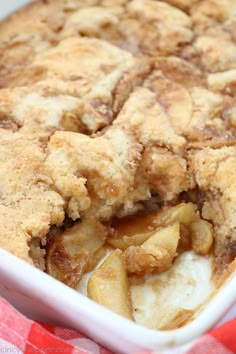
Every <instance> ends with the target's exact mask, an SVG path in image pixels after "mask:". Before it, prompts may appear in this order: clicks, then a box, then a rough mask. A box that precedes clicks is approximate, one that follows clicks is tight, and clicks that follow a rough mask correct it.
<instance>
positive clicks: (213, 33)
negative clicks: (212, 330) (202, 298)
mask: <svg viewBox="0 0 236 354" xmlns="http://www.w3.org/2000/svg"><path fill="white" fill-rule="evenodd" d="M235 33H236V1H234V0H202V1H200V0H191V1H186V0H166V1H165V0H163V1H156V0H129V1H128V0H84V1H82V0H37V1H33V2H32V3H31V4H30V5H28V6H27V7H25V8H23V9H21V10H19V11H18V12H17V13H15V14H13V15H12V16H11V17H9V18H8V19H6V20H5V21H3V22H2V23H1V24H0V137H1V139H0V180H1V183H0V210H1V213H0V215H1V216H0V229H1V234H0V246H1V247H3V248H5V249H6V250H8V251H10V252H12V253H13V254H15V255H16V256H18V257H20V258H22V259H23V260H26V261H27V262H30V263H32V264H34V265H35V266H37V267H39V268H40V269H42V270H44V271H46V272H47V273H48V274H50V275H52V276H54V277H55V278H56V279H58V280H60V281H62V282H64V283H65V284H67V285H69V286H71V287H73V288H76V287H77V286H78V284H79V283H80V281H81V279H82V278H83V275H84V274H87V273H88V272H92V273H91V276H90V278H89V280H88V295H89V296H90V297H91V298H92V299H94V300H95V301H97V302H99V303H101V304H103V305H104V306H106V307H108V308H110V309H112V310H114V311H115V312H117V313H119V314H122V315H124V316H125V317H127V318H130V319H133V310H132V301H131V297H130V284H132V283H135V282H136V283H137V282H139V281H140V282H141V281H142V280H141V279H143V278H144V277H145V276H146V275H147V274H159V273H163V272H167V271H170V270H171V268H172V265H173V264H174V263H176V262H178V258H179V257H180V256H181V255H182V254H183V253H184V252H185V251H189V250H191V251H193V252H194V253H195V254H197V255H200V256H203V257H205V256H206V257H208V256H209V255H212V257H213V258H214V269H215V274H216V276H217V277H218V278H219V277H220V276H221V275H222V274H223V273H224V272H225V271H227V268H228V266H229V265H230V264H231V263H232V262H233V261H234V259H235V257H236V145H235V144H236V96H235V94H236V35H235ZM111 293H112V294H113V297H112V298H110V297H109V294H111Z"/></svg>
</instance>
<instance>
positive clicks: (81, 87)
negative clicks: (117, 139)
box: [5, 37, 150, 131]
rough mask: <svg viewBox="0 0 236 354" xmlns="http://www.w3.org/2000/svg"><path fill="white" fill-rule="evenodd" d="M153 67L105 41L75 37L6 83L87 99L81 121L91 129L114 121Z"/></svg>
mask: <svg viewBox="0 0 236 354" xmlns="http://www.w3.org/2000/svg"><path fill="white" fill-rule="evenodd" d="M94 58H96V60H95V59H94ZM149 67H150V65H149V61H148V60H146V59H145V58H135V57H134V56H133V55H132V54H130V53H128V52H125V51H123V50H121V49H119V48H117V47H115V46H113V45H111V44H109V43H107V42H105V41H102V40H98V39H89V38H74V37H73V38H68V39H65V40H63V41H62V42H61V43H60V44H59V45H58V46H56V47H54V48H51V49H49V50H47V51H44V52H43V53H41V54H39V55H38V56H37V57H36V58H35V60H34V61H33V63H32V64H31V65H30V66H29V67H27V68H26V71H24V70H22V71H21V73H19V74H18V75H16V76H14V75H13V76H12V77H11V78H9V79H8V80H7V82H6V85H5V86H7V87H12V86H13V87H24V86H31V88H30V91H33V92H34V91H35V90H36V91H38V90H41V91H43V92H45V94H46V95H48V96H58V95H64V96H73V97H77V98H83V102H82V103H81V106H83V107H82V108H81V121H82V123H83V124H84V125H85V126H86V127H87V129H88V131H96V130H97V129H98V128H101V127H103V126H105V125H107V124H109V123H110V122H111V121H112V119H113V118H114V116H115V115H116V114H117V113H118V111H119V110H120V108H121V107H122V105H123V103H124V101H125V100H126V98H127V96H128V95H129V93H130V91H131V90H132V88H133V87H134V86H135V85H138V84H140V83H142V80H143V79H142V77H143V76H144V75H145V74H147V73H148V72H149ZM38 73H40V75H39V74H38ZM32 85H33V87H32ZM51 100H52V98H51ZM71 100H72V99H71ZM48 101H50V99H48ZM52 105H53V104H52ZM45 106H46V102H45Z"/></svg>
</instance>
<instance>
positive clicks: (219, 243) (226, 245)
mask: <svg viewBox="0 0 236 354" xmlns="http://www.w3.org/2000/svg"><path fill="white" fill-rule="evenodd" d="M189 161H190V166H191V170H192V173H193V175H194V178H195V182H196V185H197V186H198V188H199V189H200V191H201V192H202V193H203V195H204V203H203V206H202V217H203V218H204V219H206V220H209V221H210V222H212V223H213V225H214V231H215V257H216V264H217V267H218V270H220V271H222V270H223V269H224V268H225V265H226V264H228V263H229V262H230V261H232V260H233V259H234V258H235V256H236V253H235V249H236V208H235V202H236V185H235V171H236V148H235V147H223V148H221V149H210V148H206V149H203V150H201V151H196V152H193V153H190V156H189Z"/></svg>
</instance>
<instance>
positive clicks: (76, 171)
mask: <svg viewBox="0 0 236 354" xmlns="http://www.w3.org/2000/svg"><path fill="white" fill-rule="evenodd" d="M141 151H142V147H141V146H140V145H139V144H138V142H137V141H136V140H135V139H134V138H133V137H132V136H131V135H130V134H127V133H125V132H124V131H122V129H118V128H112V129H109V130H108V131H107V132H106V133H105V134H104V135H102V136H100V137H96V138H90V137H88V136H85V135H82V134H78V133H77V134H76V133H69V132H68V133H67V132H57V133H55V134H54V135H53V137H52V138H51V140H50V142H49V144H48V158H47V166H48V168H49V170H50V173H51V175H52V178H53V180H54V183H55V186H56V187H57V189H58V190H59V191H60V194H61V195H62V196H63V198H64V199H65V200H66V201H67V209H66V210H67V213H68V215H69V216H70V217H71V218H72V219H77V218H79V217H80V212H82V211H87V212H88V209H89V213H90V214H91V215H95V216H96V217H97V218H99V219H101V220H107V219H109V218H110V217H111V216H112V215H113V214H114V213H115V211H116V210H117V209H119V208H121V207H122V206H123V207H124V206H125V205H127V207H129V208H131V207H132V200H129V198H128V194H129V192H130V191H132V190H133V187H134V177H135V172H136V169H137V165H138V162H139V160H140V158H141Z"/></svg>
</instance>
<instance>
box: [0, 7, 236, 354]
mask: <svg viewBox="0 0 236 354" xmlns="http://www.w3.org/2000/svg"><path fill="white" fill-rule="evenodd" d="M29 2H30V1H27V0H8V1H7V3H6V2H5V1H4V2H3V1H1V2H0V17H1V18H3V17H5V16H6V15H8V14H10V13H11V12H13V11H14V10H16V9H17V8H19V7H20V6H22V5H24V4H26V3H29ZM0 295H2V296H4V297H5V298H6V299H7V300H8V301H10V302H11V303H12V304H13V305H14V306H15V307H16V308H18V309H19V310H20V311H21V312H23V313H24V314H26V315H28V316H29V317H31V318H35V319H38V320H43V321H48V322H50V323H56V324H59V325H62V326H69V327H73V328H76V329H78V330H80V331H82V332H83V333H85V334H86V335H87V336H89V337H91V338H92V339H94V340H96V341H98V342H100V343H101V344H103V345H104V346H106V347H107V348H110V349H111V350H113V351H115V352H120V353H128V354H131V353H139V352H142V351H144V350H152V351H156V352H157V351H158V353H160V352H162V353H178V354H181V353H183V352H184V351H185V350H186V348H188V347H189V346H190V345H192V344H190V341H192V340H195V339H196V338H197V337H198V336H200V335H201V334H202V333H205V332H206V331H207V330H208V329H210V328H212V327H213V326H215V325H216V324H217V323H219V321H223V318H224V316H225V314H226V313H228V314H229V312H228V310H229V309H230V308H231V314H230V315H227V316H234V315H236V306H234V303H235V301H236V273H235V272H234V273H233V274H232V275H231V276H230V277H229V278H228V280H227V282H226V283H225V284H224V286H223V287H222V288H221V289H220V290H219V291H218V292H217V293H216V295H215V296H214V297H212V298H211V301H209V302H208V304H207V305H206V306H205V307H204V309H203V310H202V311H201V312H200V314H199V315H198V316H197V318H196V319H195V320H193V321H192V322H191V323H189V324H187V325H186V326H184V327H182V328H179V329H176V330H168V331H158V330H151V329H147V328H145V327H142V326H140V325H137V324H135V323H133V322H131V321H128V320H126V319H124V318H122V317H120V316H118V315H116V314H114V313H112V312H110V311H108V310H106V309H105V308H102V307H101V306H99V305H97V304H96V303H94V302H93V301H91V300H90V299H88V298H86V297H85V296H83V295H81V294H79V293H78V292H76V291H75V290H72V289H70V288H68V287H67V286H65V285H63V284H62V283H60V282H58V281H57V280H55V279H53V278H51V277H50V276H48V275H47V274H45V273H43V272H41V271H39V270H38V269H36V268H34V267H32V266H30V265H29V264H27V263H25V262H23V261H21V260H19V259H17V258H16V257H14V256H13V255H11V254H9V253H8V252H6V251H4V250H1V249H0ZM233 306H234V307H233ZM232 309H234V310H232Z"/></svg>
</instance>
